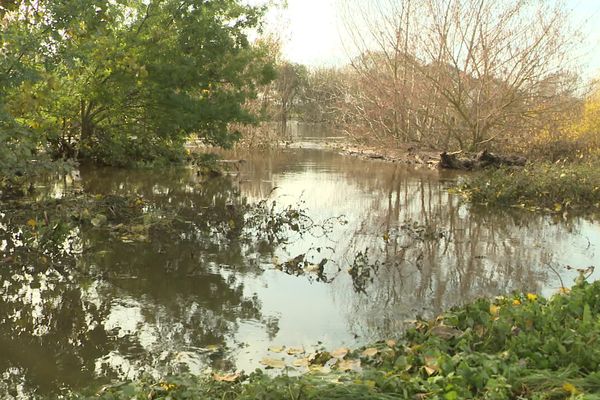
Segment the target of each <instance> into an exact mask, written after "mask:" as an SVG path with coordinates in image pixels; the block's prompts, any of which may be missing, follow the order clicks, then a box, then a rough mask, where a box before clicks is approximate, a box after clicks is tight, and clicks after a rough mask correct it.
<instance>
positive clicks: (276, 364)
mask: <svg viewBox="0 0 600 400" xmlns="http://www.w3.org/2000/svg"><path fill="white" fill-rule="evenodd" d="M260 363H261V364H262V365H264V366H265V367H267V368H278V369H283V368H285V361H283V360H278V359H276V358H269V357H265V358H263V359H262V360H260Z"/></svg>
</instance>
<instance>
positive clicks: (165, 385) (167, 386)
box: [158, 382, 177, 391]
mask: <svg viewBox="0 0 600 400" xmlns="http://www.w3.org/2000/svg"><path fill="white" fill-rule="evenodd" d="M158 386H160V387H161V388H163V389H164V390H167V391H168V390H173V389H175V388H176V387H177V385H175V384H173V383H166V382H161V383H159V384H158Z"/></svg>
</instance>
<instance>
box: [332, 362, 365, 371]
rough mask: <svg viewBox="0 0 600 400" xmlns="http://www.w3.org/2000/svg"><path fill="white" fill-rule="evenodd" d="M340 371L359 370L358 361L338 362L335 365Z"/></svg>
mask: <svg viewBox="0 0 600 400" xmlns="http://www.w3.org/2000/svg"><path fill="white" fill-rule="evenodd" d="M337 368H338V369H339V370H340V371H350V370H355V369H358V368H360V360H340V361H338V363H337Z"/></svg>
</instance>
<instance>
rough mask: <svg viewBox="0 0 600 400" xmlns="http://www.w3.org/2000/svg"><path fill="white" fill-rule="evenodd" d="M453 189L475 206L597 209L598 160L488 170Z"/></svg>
mask: <svg viewBox="0 0 600 400" xmlns="http://www.w3.org/2000/svg"><path fill="white" fill-rule="evenodd" d="M454 190H455V191H457V192H458V193H461V194H463V195H464V196H465V197H466V198H467V199H468V200H469V201H470V202H472V203H475V204H486V205H495V206H496V205H497V206H518V207H524V208H528V209H533V210H542V211H550V212H563V211H565V210H571V209H573V210H582V211H585V210H587V211H589V210H597V209H599V208H600V168H599V164H598V162H597V161H594V162H591V161H590V162H586V163H577V164H575V163H556V164H548V163H542V164H535V165H533V164H532V165H529V166H527V167H525V168H522V169H520V168H517V169H515V168H499V169H491V170H487V171H484V172H481V173H478V174H476V175H474V176H470V177H468V178H467V183H464V184H463V185H462V186H460V187H458V188H455V189H454Z"/></svg>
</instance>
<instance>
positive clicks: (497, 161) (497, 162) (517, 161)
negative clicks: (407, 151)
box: [438, 150, 527, 171]
mask: <svg viewBox="0 0 600 400" xmlns="http://www.w3.org/2000/svg"><path fill="white" fill-rule="evenodd" d="M461 154H462V152H461V151H459V152H456V153H447V152H443V153H441V154H440V162H439V164H438V166H439V168H442V169H458V170H466V171H472V170H478V169H482V168H486V167H489V166H497V167H499V166H518V167H522V166H524V165H525V164H526V163H527V159H526V158H525V157H520V156H514V155H513V156H499V155H496V154H493V153H490V152H489V151H487V150H483V151H480V152H479V153H477V154H475V155H473V156H466V157H465V156H462V157H460V155H461Z"/></svg>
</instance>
